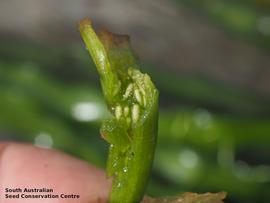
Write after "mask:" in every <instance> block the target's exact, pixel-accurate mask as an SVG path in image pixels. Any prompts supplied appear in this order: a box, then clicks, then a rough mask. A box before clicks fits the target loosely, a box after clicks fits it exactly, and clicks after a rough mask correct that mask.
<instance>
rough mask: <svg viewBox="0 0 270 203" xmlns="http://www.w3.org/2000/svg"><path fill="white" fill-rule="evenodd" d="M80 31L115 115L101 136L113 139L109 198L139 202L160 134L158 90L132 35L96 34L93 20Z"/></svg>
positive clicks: (82, 23)
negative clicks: (141, 62)
mask: <svg viewBox="0 0 270 203" xmlns="http://www.w3.org/2000/svg"><path fill="white" fill-rule="evenodd" d="M79 30H80V32H81V35H82V37H83V40H84V42H85V44H86V47H87V49H88V51H89V53H90V55H91V57H92V59H93V61H94V63H95V65H96V67H97V70H98V73H99V76H100V81H101V86H102V90H103V94H104V97H105V99H106V102H107V106H108V110H109V111H110V112H111V115H112V117H111V118H109V119H106V120H105V121H103V124H102V127H101V130H100V132H101V135H102V137H103V138H104V139H105V140H106V141H107V142H109V144H110V149H109V155H108V160H107V174H108V176H110V177H113V184H112V189H111V193H110V198H109V201H110V202H111V203H136V202H139V201H140V200H141V199H142V197H143V195H144V192H145V188H146V186H147V182H148V179H149V175H150V171H151V168H152V162H153V158H154V151H155V145H156V138H157V126H158V90H157V89H156V88H155V86H154V84H153V82H152V81H151V79H150V77H149V76H148V75H147V74H143V73H141V72H140V71H139V63H138V61H137V59H136V57H135V55H134V53H133V51H132V48H131V46H130V42H129V37H128V36H126V35H116V34H113V33H110V32H109V31H107V30H103V31H101V32H100V33H99V35H98V36H97V35H96V33H95V31H94V30H93V28H92V25H91V21H90V20H89V19H84V20H82V21H80V24H79Z"/></svg>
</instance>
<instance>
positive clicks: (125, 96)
mask: <svg viewBox="0 0 270 203" xmlns="http://www.w3.org/2000/svg"><path fill="white" fill-rule="evenodd" d="M132 89H133V85H132V84H129V85H128V87H127V89H126V92H125V94H124V95H123V97H124V99H126V98H128V96H129V95H130V93H131V91H132Z"/></svg>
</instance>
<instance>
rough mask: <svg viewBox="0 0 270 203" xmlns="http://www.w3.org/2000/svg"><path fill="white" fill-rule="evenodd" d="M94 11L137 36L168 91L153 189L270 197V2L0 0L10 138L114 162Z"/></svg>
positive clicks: (237, 201) (0, 89)
mask: <svg viewBox="0 0 270 203" xmlns="http://www.w3.org/2000/svg"><path fill="white" fill-rule="evenodd" d="M86 16H88V17H90V18H91V19H92V20H93V21H94V25H95V27H96V28H100V27H102V26H105V27H107V28H108V29H110V30H112V31H113V32H116V33H126V34H129V35H130V36H131V37H132V44H133V45H134V49H135V50H136V52H137V54H138V56H139V57H140V59H141V61H142V67H143V72H147V73H149V74H150V75H151V76H152V78H153V80H154V82H155V83H156V85H157V87H158V89H159V90H160V100H161V101H160V119H159V139H158V145H157V152H156V156H155V161H154V167H153V173H152V177H151V181H150V184H149V187H148V194H150V195H153V196H161V195H176V194H179V193H181V192H185V191H192V192H218V191H227V192H228V198H227V201H226V202H232V203H243V202H245V203H255V202H256V203H268V202H269V201H270V105H269V104H270V54H269V51H270V3H269V1H268V0H235V1H229V0H200V1H199V0H170V1H162V0H148V1H144V0H138V1H128V0H125V1H124V0H111V1H109V0H99V1H98V0H78V1H72V0H65V1H64V0H59V1H53V0H47V1H41V0H25V1H20V0H2V1H0V140H13V141H22V142H29V143H33V144H35V145H37V146H43V147H47V148H56V149H60V150H63V151H65V152H66V153H69V154H72V155H74V156H77V157H79V158H80V159H84V160H86V161H88V162H89V163H94V164H96V165H97V166H99V167H105V162H106V154H107V147H108V145H107V144H106V142H105V141H103V140H102V139H101V138H100V136H99V126H100V122H101V120H102V119H103V118H104V117H106V116H108V115H107V111H106V107H105V104H104V101H103V97H102V94H101V89H100V86H99V81H98V76H97V73H96V70H95V67H94V66H93V63H92V61H91V59H90V58H89V56H88V54H87V52H86V50H85V47H84V45H83V43H82V40H81V38H80V36H79V33H78V31H77V21H78V20H80V19H81V18H83V17H86Z"/></svg>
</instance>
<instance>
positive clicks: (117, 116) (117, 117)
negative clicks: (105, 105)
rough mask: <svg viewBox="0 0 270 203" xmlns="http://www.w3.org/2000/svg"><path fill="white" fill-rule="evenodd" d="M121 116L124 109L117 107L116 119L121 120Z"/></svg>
mask: <svg viewBox="0 0 270 203" xmlns="http://www.w3.org/2000/svg"><path fill="white" fill-rule="evenodd" d="M121 115H122V107H121V106H116V107H115V117H116V119H117V120H119V119H120V117H121Z"/></svg>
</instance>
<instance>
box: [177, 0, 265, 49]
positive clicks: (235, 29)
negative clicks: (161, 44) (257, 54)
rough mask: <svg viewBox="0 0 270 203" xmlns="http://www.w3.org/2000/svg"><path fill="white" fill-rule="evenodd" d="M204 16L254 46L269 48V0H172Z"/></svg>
mask: <svg viewBox="0 0 270 203" xmlns="http://www.w3.org/2000/svg"><path fill="white" fill-rule="evenodd" d="M174 1H175V2H176V3H181V4H183V3H184V4H186V5H188V6H190V7H191V8H193V9H195V10H196V11H199V12H200V13H203V14H206V15H207V16H208V17H209V18H210V19H211V20H212V21H213V22H215V23H216V24H217V25H218V26H219V27H222V28H223V29H225V30H226V31H227V32H229V33H233V34H235V35H238V36H241V38H242V39H243V38H244V39H246V40H249V41H252V42H254V43H255V44H258V45H261V46H264V47H267V48H269V47H270V16H269V13H270V1H269V0H236V1H232V0H229V1H228V0H201V1H198V0H174Z"/></svg>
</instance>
